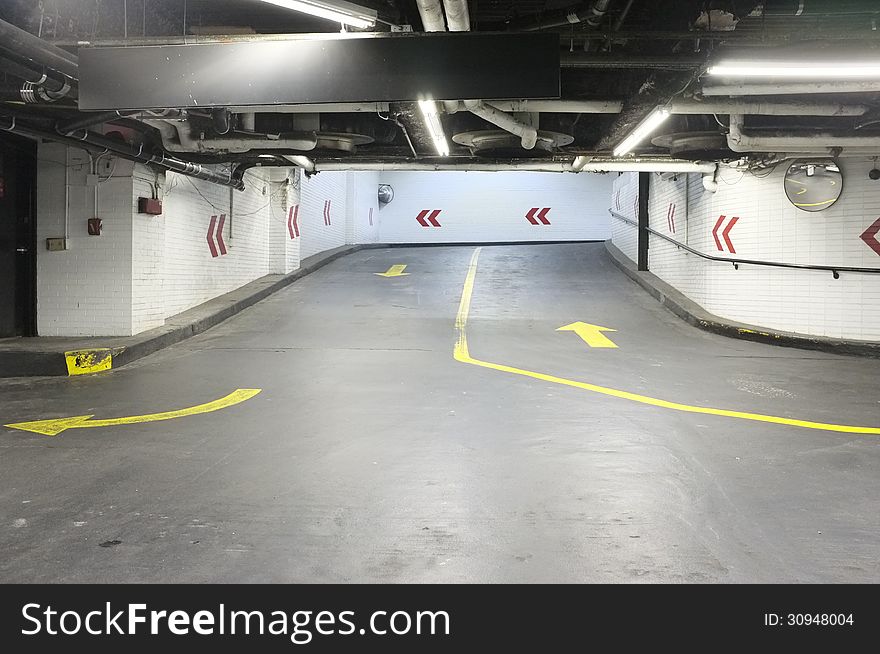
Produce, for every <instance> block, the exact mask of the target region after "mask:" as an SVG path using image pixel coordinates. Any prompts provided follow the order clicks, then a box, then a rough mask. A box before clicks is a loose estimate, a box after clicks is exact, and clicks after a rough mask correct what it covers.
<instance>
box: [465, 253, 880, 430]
mask: <svg viewBox="0 0 880 654" xmlns="http://www.w3.org/2000/svg"><path fill="white" fill-rule="evenodd" d="M481 250H482V248H477V249H476V250H474V253H473V255H472V256H471V262H470V265H469V266H468V272H467V277H466V278H465V281H464V287H463V288H462V291H461V302H460V303H459V305H458V314H457V315H456V317H455V329H456V331H457V332H458V339H457V340H456V342H455V348H454V350H453V356H454V357H455V360H456V361H461V362H462V363H469V364H471V365H474V366H480V367H481V368H491V369H492V370H499V371H501V372H507V373H510V374H513V375H521V376H523V377H531V378H532V379H539V380H541V381H546V382H551V383H553V384H562V385H563V386H572V387H574V388H580V389H583V390H585V391H591V392H593V393H601V394H602V395H610V396H612V397H617V398H620V399H623V400H630V401H632V402H640V403H641V404H649V405H651V406H656V407H661V408H664V409H673V410H675V411H685V412H687V413H704V414H709V415H714V416H724V417H727V418H739V419H740V420H755V421H758V422H771V423H776V424H780V425H790V426H792V427H804V428H806V429H820V430H823V431H837V432H846V433H850V434H880V427H859V426H856V425H836V424H831V423H825V422H813V421H811V420H797V419H794V418H782V417H780V416H769V415H764V414H761V413H747V412H744V411H729V410H727V409H714V408H712V407H703V406H693V405H690V404H681V403H679V402H669V401H668V400H661V399H658V398H656V397H649V396H647V395H639V394H637V393H630V392H629V391H621V390H617V389H615V388H608V387H606V386H597V385H596V384H588V383H586V382H579V381H575V380H572V379H565V378H564V377H556V376H554V375H546V374H544V373H541V372H533V371H531V370H523V369H522V368H514V367H513V366H505V365H503V364H500V363H491V362H489V361H481V360H480V359H475V358H473V357H472V356H471V355H470V351H469V350H468V343H467V321H468V315H469V313H470V307H471V298H472V297H473V293H474V280H475V279H476V276H477V261H478V260H479V258H480V251H481Z"/></svg>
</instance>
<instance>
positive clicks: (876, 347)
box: [605, 241, 880, 358]
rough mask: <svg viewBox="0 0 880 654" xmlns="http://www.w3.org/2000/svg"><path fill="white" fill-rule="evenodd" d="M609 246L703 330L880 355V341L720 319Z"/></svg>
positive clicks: (637, 278) (618, 262)
mask: <svg viewBox="0 0 880 654" xmlns="http://www.w3.org/2000/svg"><path fill="white" fill-rule="evenodd" d="M605 249H606V251H607V252H608V254H609V256H610V258H611V261H612V262H613V263H614V265H615V266H617V267H618V268H619V269H620V270H621V271H623V273H624V274H625V275H626V276H627V277H629V278H630V279H632V280H633V281H634V282H635V283H637V284H638V285H639V286H641V287H642V288H643V289H645V290H646V291H647V292H648V294H649V295H651V296H652V297H653V298H654V299H655V300H657V301H658V302H659V303H660V304H662V305H663V306H664V307H666V308H667V309H669V311H671V312H672V313H674V314H675V315H676V316H678V317H679V318H681V319H682V320H684V321H685V322H686V323H688V324H690V325H693V326H694V327H698V328H699V329H703V330H705V331H707V332H712V333H714V334H720V335H721V336H727V337H729V338H739V339H742V340H746V341H756V342H758V343H768V344H770V345H780V346H782V347H796V348H800V349H804V350H819V351H822V352H831V353H833V354H845V355H851V356H861V357H871V358H880V343H874V342H868V341H864V342H860V341H846V340H843V339H837V338H823V337H818V336H804V335H803V334H793V333H791V332H779V331H772V330H768V329H767V328H765V327H758V326H756V325H747V324H745V323H738V322H732V321H729V320H726V319H725V318H720V317H719V316H716V315H714V314H711V313H709V312H708V311H706V310H705V309H703V307H701V306H700V305H698V304H697V303H696V302H694V301H693V300H691V299H690V298H688V297H686V296H685V295H684V294H682V293H681V292H680V291H678V290H676V289H675V288H673V287H672V286H670V285H669V284H667V283H666V282H664V281H663V280H662V279H660V278H659V277H657V276H656V275H654V274H653V273H650V272H645V271H640V270H637V269H636V265H635V263H633V261H631V260H630V259H629V258H628V257H627V256H626V255H625V254H624V253H623V252H621V251H620V249H619V248H618V247H617V246H616V245H614V244H613V243H612V242H611V241H605Z"/></svg>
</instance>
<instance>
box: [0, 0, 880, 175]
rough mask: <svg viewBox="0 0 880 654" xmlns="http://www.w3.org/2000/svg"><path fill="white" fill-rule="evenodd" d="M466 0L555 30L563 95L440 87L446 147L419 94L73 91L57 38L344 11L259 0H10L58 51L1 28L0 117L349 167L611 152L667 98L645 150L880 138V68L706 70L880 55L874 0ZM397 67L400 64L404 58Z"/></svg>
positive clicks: (18, 21) (272, 21)
mask: <svg viewBox="0 0 880 654" xmlns="http://www.w3.org/2000/svg"><path fill="white" fill-rule="evenodd" d="M431 1H432V0H419V3H421V4H422V5H424V4H425V3H430V2H431ZM433 1H435V2H437V4H438V5H439V6H441V7H442V0H433ZM459 1H460V0H459ZM447 2H449V0H447ZM358 3H359V4H361V5H362V6H365V7H369V8H372V9H375V10H376V12H377V14H378V18H379V21H378V22H377V24H376V27H375V28H373V29H374V30H375V31H381V32H388V31H391V30H400V29H403V30H412V31H414V32H420V31H422V30H423V21H422V17H421V16H422V13H421V12H420V9H419V3H417V1H416V0H359V2H358ZM465 5H466V7H467V15H468V16H469V19H470V28H471V31H476V32H489V31H496V32H498V31H501V32H506V31H530V32H534V31H542V32H549V33H555V34H558V38H559V49H560V60H561V98H560V100H562V101H565V102H556V103H552V102H551V103H550V104H543V105H542V104H534V102H532V103H531V104H530V103H529V102H525V103H518V101H520V100H521V98H509V99H507V100H505V101H503V102H500V103H499V102H495V104H494V106H489V108H488V111H492V112H498V111H499V108H500V109H503V111H504V112H505V114H506V116H507V117H506V118H504V121H502V122H504V124H505V125H506V124H507V122H508V119H509V120H510V121H512V122H513V123H514V126H513V129H509V128H508V127H504V126H503V125H502V128H499V125H498V122H497V121H495V124H492V122H489V121H487V120H486V115H487V114H486V113H485V111H486V109H485V106H483V111H482V112H481V111H480V110H478V108H475V107H477V105H473V106H472V105H465V104H464V103H463V102H462V103H446V104H445V105H444V106H442V107H441V110H442V113H441V121H442V126H443V130H444V132H445V133H446V135H447V137H448V140H449V144H450V150H451V151H450V156H449V157H444V158H442V159H441V158H438V157H437V156H436V152H435V150H434V145H433V142H432V140H431V137H430V134H429V133H428V131H427V129H426V126H425V124H424V121H423V119H422V116H421V115H420V113H419V112H418V111H417V107H416V105H415V103H414V102H412V103H410V102H396V103H391V104H390V105H389V104H387V103H378V104H377V103H373V104H361V105H358V106H354V105H352V106H329V105H328V106H323V107H308V108H303V107H296V106H287V107H273V106H261V107H231V108H224V107H212V108H202V107H200V108H198V109H195V110H194V109H193V108H180V107H168V108H167V109H168V110H169V111H167V112H164V113H162V112H160V113H156V112H154V113H152V114H149V115H148V114H145V113H134V114H132V115H128V116H124V117H123V116H116V117H115V119H112V120H111V119H110V117H108V116H104V117H103V119H104V120H105V121H108V122H104V123H101V122H98V123H95V124H92V125H88V124H87V123H88V122H89V121H88V120H82V119H83V118H87V116H84V115H83V112H80V111H78V107H77V105H76V79H75V77H76V75H75V74H72V75H71V77H72V79H65V78H64V76H63V75H62V74H61V73H60V72H59V70H58V67H56V68H53V67H52V66H53V64H52V62H51V50H52V48H53V47H54V48H62V49H63V50H64V51H65V52H66V53H71V54H73V55H75V54H76V53H77V51H78V50H79V49H80V48H83V47H96V46H106V45H113V46H119V45H142V44H163V43H165V44H174V43H178V44H179V43H184V42H187V43H190V42H198V41H200V40H206V39H210V38H211V35H227V36H229V35H231V36H233V37H234V38H239V39H260V38H266V36H265V35H270V34H271V35H278V34H297V33H328V34H329V33H335V32H338V31H339V25H338V24H337V23H332V22H329V21H326V20H323V19H319V18H314V17H311V16H307V15H305V14H302V13H298V12H294V11H290V10H288V9H284V8H281V7H277V6H274V5H272V4H269V3H267V2H263V1H261V0H44V1H43V2H40V3H35V2H31V1H29V0H7V1H6V2H4V4H3V6H2V8H0V18H2V19H3V20H5V21H8V22H9V23H11V24H12V25H15V26H17V27H19V28H21V29H23V30H25V31H27V32H29V33H30V34H31V35H35V36H38V37H40V39H42V41H43V42H44V43H45V44H46V47H47V48H48V49H49V51H50V52H49V54H48V55H47V56H48V57H49V59H48V60H47V59H46V58H44V57H41V56H40V55H39V54H36V53H34V52H31V51H25V50H24V49H23V46H22V45H20V44H19V43H18V42H13V41H9V40H8V39H7V38H3V37H0V70H2V71H3V72H2V73H0V74H2V75H3V77H2V78H0V81H2V82H3V85H2V88H0V97H2V105H0V115H6V116H8V117H10V120H11V117H12V116H15V117H16V120H18V121H19V123H18V125H19V127H21V126H22V125H24V126H26V127H29V128H30V129H31V133H32V135H33V134H45V133H46V132H48V133H51V134H54V135H58V136H71V135H74V133H73V130H70V129H68V130H67V131H65V130H59V125H60V126H66V127H67V128H69V127H70V126H71V125H75V126H76V127H77V129H91V130H92V131H93V132H102V133H108V132H115V133H116V136H115V137H116V138H124V139H126V141H127V145H129V146H137V147H141V144H145V145H146V148H147V150H148V151H149V152H151V153H153V154H156V155H160V154H163V153H164V154H168V153H171V154H173V155H174V156H177V157H179V158H180V159H181V160H183V161H193V162H200V163H213V162H229V161H236V162H242V163H247V164H248V165H253V164H255V163H258V162H259V163H262V164H274V163H277V164H281V163H284V164H286V165H289V164H290V162H291V159H290V158H289V157H296V159H295V161H297V162H300V163H302V162H303V161H304V160H303V157H308V159H307V161H309V162H314V161H317V162H319V163H321V162H323V163H325V164H327V163H333V164H334V165H338V166H341V167H345V166H349V167H352V168H354V167H357V166H358V165H365V164H371V165H373V164H386V165H388V164H401V165H403V164H407V163H413V162H416V161H420V162H429V163H432V164H443V165H447V164H449V163H454V164H456V165H468V164H469V163H470V164H475V163H477V162H480V163H481V164H486V162H494V163H495V164H496V165H498V166H505V165H524V166H527V167H528V166H530V165H533V166H539V165H540V164H541V162H544V163H548V162H549V163H554V164H556V163H559V164H566V163H567V164H571V163H572V162H576V161H580V162H582V163H583V162H589V161H591V160H592V161H607V160H610V159H613V157H612V156H611V152H612V150H613V148H614V147H615V145H616V144H618V143H619V142H620V141H621V140H622V139H623V138H624V137H625V136H626V135H627V134H629V133H630V132H631V131H632V130H633V129H634V128H635V127H636V126H637V125H638V124H639V123H640V122H641V121H642V120H643V119H644V118H645V117H646V116H647V115H648V114H650V113H651V112H652V111H653V110H655V109H656V108H657V107H658V106H666V107H667V108H670V110H671V113H672V116H671V117H670V119H669V120H667V121H666V122H665V123H664V124H663V126H662V128H660V129H659V130H658V131H657V132H656V133H655V134H653V135H652V138H650V139H649V140H646V141H645V142H644V143H643V144H641V145H640V146H639V148H638V151H637V154H638V155H639V156H641V157H654V158H664V157H665V158H670V157H672V158H676V159H685V160H735V159H740V158H742V157H750V158H752V159H753V160H756V161H766V160H768V159H773V158H774V157H777V158H778V157H780V156H784V155H785V154H787V153H790V152H816V153H823V152H824V153H830V154H840V153H843V154H847V153H864V152H873V151H878V152H880V85H878V84H877V82H876V81H874V82H870V83H866V84H862V85H855V84H854V83H850V82H846V80H837V83H836V84H832V85H827V84H826V85H824V86H823V85H822V84H820V83H819V82H823V80H816V82H817V84H814V85H812V86H809V87H806V86H803V85H802V86H801V87H796V86H794V85H792V84H790V83H788V82H786V81H785V80H774V79H770V80H758V81H755V82H754V83H752V84H750V85H745V81H743V84H739V82H738V81H737V80H724V79H723V80H716V79H711V78H709V77H707V76H706V75H705V72H706V67H707V66H708V65H709V64H711V63H714V62H717V61H720V60H723V59H725V58H728V59H729V58H731V57H736V58H739V59H746V58H748V59H757V60H771V59H794V60H809V59H819V60H829V61H836V60H845V59H852V58H862V59H865V58H869V59H872V60H873V61H877V60H878V57H877V54H878V50H877V47H878V45H880V30H878V29H877V28H878V22H880V4H878V3H877V2H876V1H871V0H766V1H764V2H760V1H757V0H716V1H703V0H586V1H584V2H580V3H578V2H576V1H573V0H469V2H466V3H465ZM423 10H424V9H423ZM261 35H263V36H261ZM54 52H55V54H56V55H57V54H58V51H57V50H55V51H54ZM62 59H63V57H62ZM72 59H73V57H71V60H72ZM57 61H62V60H61V59H58V60H57ZM62 64H63V61H62ZM74 65H75V64H74ZM474 65H475V66H477V65H479V62H475V64H474ZM56 66H57V65H56ZM60 67H62V68H63V67H64V66H63V65H62V66H60ZM74 70H75V68H74ZM43 72H46V73H47V74H48V79H47V80H46V81H45V82H44V83H43V84H42V85H31V86H30V87H28V86H27V85H26V84H24V82H25V80H34V79H37V78H38V77H39V75H41V74H42V73H43ZM62 72H63V71H62ZM68 72H69V71H68ZM387 74H388V75H394V74H395V67H394V65H393V62H392V63H391V64H389V65H388V70H387ZM824 81H832V82H833V81H834V80H824ZM65 82H67V83H69V84H68V85H69V86H70V89H69V90H67V88H66V86H65ZM23 89H24V93H23ZM461 100H462V101H464V100H469V98H461ZM495 100H497V99H495ZM493 101H494V100H493ZM227 110H229V111H227ZM732 117H733V119H732ZM6 124H8V122H0V127H4V126H5V125H6ZM529 129H534V130H536V133H537V139H536V141H537V145H536V146H535V147H531V148H524V147H523V145H524V144H526V143H527V139H526V138H523V137H522V134H521V132H522V131H523V130H525V131H526V132H528V130H529ZM518 130H519V131H518ZM512 132H513V133H512ZM120 135H121V136H120ZM303 135H311V136H310V138H308V139H304V138H303ZM297 139H299V140H297ZM242 143H243V144H242ZM143 150H144V149H143V148H142V147H141V152H143ZM261 155H262V156H261ZM281 157H287V158H283V159H282V158H281ZM578 158H579V159H578Z"/></svg>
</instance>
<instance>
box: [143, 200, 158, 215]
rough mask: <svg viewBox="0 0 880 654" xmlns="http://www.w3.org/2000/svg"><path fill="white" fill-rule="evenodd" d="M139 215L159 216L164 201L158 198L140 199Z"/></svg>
mask: <svg viewBox="0 0 880 654" xmlns="http://www.w3.org/2000/svg"><path fill="white" fill-rule="evenodd" d="M138 213H148V214H150V215H151V216H158V215H159V214H161V213H162V200H157V199H156V198H138Z"/></svg>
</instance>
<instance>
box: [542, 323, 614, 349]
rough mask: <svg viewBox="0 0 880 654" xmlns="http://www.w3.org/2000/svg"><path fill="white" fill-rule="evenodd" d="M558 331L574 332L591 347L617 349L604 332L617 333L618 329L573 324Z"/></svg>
mask: <svg viewBox="0 0 880 654" xmlns="http://www.w3.org/2000/svg"><path fill="white" fill-rule="evenodd" d="M556 331H558V332H574V333H575V334H577V335H578V336H580V337H581V338H582V339H583V340H584V343H586V344H587V345H589V346H590V347H617V345H615V343H614V341H612V340H611V339H610V338H608V337H607V336H605V334H603V333H602V332H616V331H617V330H616V329H611V328H610V327H600V326H599V325H591V324H590V323H588V322H573V323H571V324H570V325H564V326H563V327H560V328H559V329H557V330H556Z"/></svg>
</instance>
